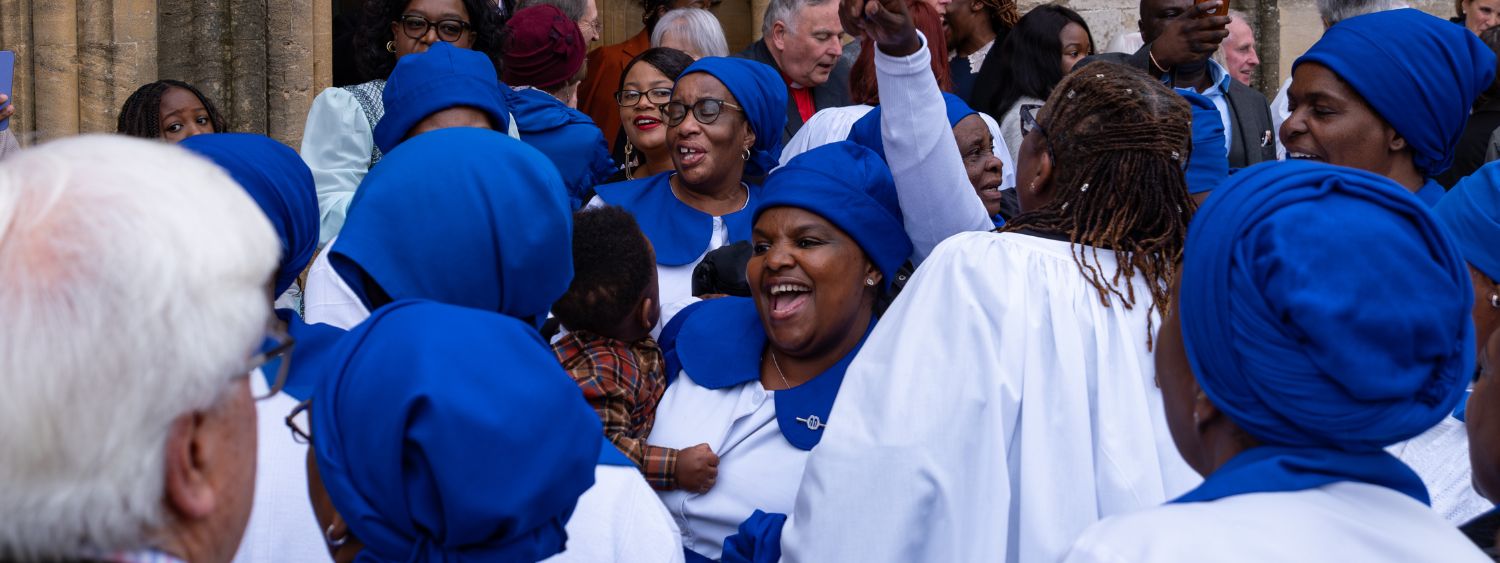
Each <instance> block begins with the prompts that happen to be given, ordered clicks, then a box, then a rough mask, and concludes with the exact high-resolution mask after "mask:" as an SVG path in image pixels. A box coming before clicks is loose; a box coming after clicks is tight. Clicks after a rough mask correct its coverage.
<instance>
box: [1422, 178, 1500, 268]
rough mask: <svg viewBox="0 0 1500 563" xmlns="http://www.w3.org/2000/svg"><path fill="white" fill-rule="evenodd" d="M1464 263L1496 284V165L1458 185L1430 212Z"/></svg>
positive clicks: (1499, 229)
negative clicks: (1441, 225) (1445, 229)
mask: <svg viewBox="0 0 1500 563" xmlns="http://www.w3.org/2000/svg"><path fill="white" fill-rule="evenodd" d="M1432 214H1433V215H1436V216H1437V219H1438V221H1439V222H1441V223H1442V224H1443V227H1445V228H1447V229H1448V235H1449V236H1450V237H1452V239H1453V242H1454V244H1457V245H1458V249H1459V250H1460V251H1462V252H1463V254H1464V260H1465V261H1467V262H1468V263H1469V264H1471V265H1473V266H1474V267H1475V268H1477V269H1478V270H1479V271H1481V272H1484V275H1486V276H1489V278H1490V279H1491V280H1500V161H1497V162H1491V163H1489V164H1486V165H1484V166H1482V167H1480V168H1479V170H1478V171H1477V172H1475V173H1474V174H1473V175H1472V176H1469V177H1467V178H1464V179H1462V180H1459V181H1458V184H1456V185H1454V186H1453V189H1452V190H1451V191H1449V192H1448V195H1446V196H1443V199H1442V200H1441V201H1439V202H1438V204H1437V206H1436V207H1434V208H1432Z"/></svg>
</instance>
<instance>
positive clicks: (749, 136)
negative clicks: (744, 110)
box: [742, 119, 755, 151]
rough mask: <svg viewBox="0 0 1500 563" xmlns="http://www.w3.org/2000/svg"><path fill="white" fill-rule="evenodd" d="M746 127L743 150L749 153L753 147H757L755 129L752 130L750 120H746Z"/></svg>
mask: <svg viewBox="0 0 1500 563" xmlns="http://www.w3.org/2000/svg"><path fill="white" fill-rule="evenodd" d="M744 127H745V147H744V149H742V150H747V151H748V150H750V148H751V147H754V146H755V129H754V128H752V127H750V120H748V119H746V120H745V123H744Z"/></svg>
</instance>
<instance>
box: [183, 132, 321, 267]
mask: <svg viewBox="0 0 1500 563" xmlns="http://www.w3.org/2000/svg"><path fill="white" fill-rule="evenodd" d="M182 146H183V147H186V148H187V149H188V150H191V151H193V152H196V153H198V154H201V155H203V156H205V157H208V159H209V160H212V161H213V162H214V164H217V165H219V167H220V168H223V169H224V170H225V171H227V172H229V176H230V177H232V178H234V181H236V182H239V184H240V187H242V188H244V189H245V191H246V192H249V193H250V198H251V199H254V200H255V204H256V205H259V206H260V210H261V211H262V212H265V214H266V218H268V219H270V220H271V225H272V226H274V227H276V234H277V235H280V237H281V264H280V266H278V267H277V269H276V282H275V284H276V285H275V289H276V295H281V293H282V292H284V291H286V289H287V288H288V287H291V285H292V282H293V281H296V280H297V276H299V275H301V274H302V270H303V269H305V268H307V263H308V262H310V261H312V258H313V253H315V252H317V250H318V193H317V188H316V187H315V186H314V185H313V177H312V172H311V171H309V170H308V169H307V164H305V163H303V162H302V157H300V156H297V151H294V150H292V149H290V148H288V147H287V146H286V145H283V144H281V143H278V142H276V141H274V140H272V139H271V138H270V137H267V136H265V135H254V134H250V133H218V134H214V135H198V136H194V137H189V138H187V139H185V140H183V141H182Z"/></svg>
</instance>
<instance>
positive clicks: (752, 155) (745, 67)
mask: <svg viewBox="0 0 1500 563" xmlns="http://www.w3.org/2000/svg"><path fill="white" fill-rule="evenodd" d="M637 66H639V65H637ZM648 95H649V92H648ZM786 95H787V94H786V83H784V82H782V80H781V75H779V74H777V73H776V70H775V69H772V68H771V67H769V66H766V65H764V64H761V63H757V62H754V61H750V60H746V59H732V58H726V57H706V58H703V59H699V60H698V61H697V62H694V63H693V64H692V65H691V66H689V67H688V68H687V70H686V71H683V73H682V74H681V75H680V76H678V77H677V82H676V84H675V85H674V86H673V89H672V98H671V100H670V101H668V102H667V103H665V104H662V106H661V110H662V117H664V118H665V119H666V125H667V127H666V147H667V153H668V154H669V155H670V156H671V158H672V170H670V171H666V172H661V173H659V174H656V175H655V176H650V177H646V178H641V179H638V180H630V181H626V182H618V183H614V184H605V185H602V186H599V187H598V188H596V189H595V192H596V193H598V197H595V198H594V200H593V201H591V202H590V203H589V205H606V204H607V205H618V206H620V207H624V208H625V210H626V211H629V212H630V213H631V214H632V215H634V216H635V220H636V222H638V223H640V225H641V230H642V231H644V232H645V233H646V238H648V239H650V240H651V246H653V247H654V248H655V249H656V266H657V280H658V281H659V283H660V284H661V304H662V306H661V309H662V310H661V313H662V324H665V323H666V322H667V321H669V320H671V318H672V316H673V315H675V314H677V312H678V311H681V310H682V308H683V307H686V306H688V305H690V304H692V303H693V302H694V301H697V299H696V298H695V297H693V294H692V293H693V292H692V288H693V267H694V266H697V265H698V262H700V261H702V260H703V256H704V254H706V253H708V251H710V250H713V249H716V248H719V247H721V246H725V245H728V244H730V243H734V242H737V241H742V240H749V239H750V214H751V212H753V211H754V210H755V205H756V202H757V201H758V199H759V196H758V195H757V194H759V192H760V188H759V186H756V185H754V184H751V183H749V182H747V181H746V179H747V178H754V177H759V176H763V175H765V174H766V173H767V172H769V171H770V170H771V168H774V167H775V166H776V157H777V156H778V155H779V154H781V131H782V130H783V129H784V128H785V127H786ZM659 330H660V329H658V331H659ZM658 333H659V332H658Z"/></svg>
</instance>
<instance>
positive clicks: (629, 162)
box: [625, 141, 636, 180]
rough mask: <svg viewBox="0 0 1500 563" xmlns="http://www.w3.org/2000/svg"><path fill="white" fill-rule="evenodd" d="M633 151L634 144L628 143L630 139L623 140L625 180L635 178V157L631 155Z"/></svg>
mask: <svg viewBox="0 0 1500 563" xmlns="http://www.w3.org/2000/svg"><path fill="white" fill-rule="evenodd" d="M634 152H635V145H632V144H630V141H625V179H626V180H634V179H635V167H636V164H635V159H634V157H633V156H632V153H634Z"/></svg>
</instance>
